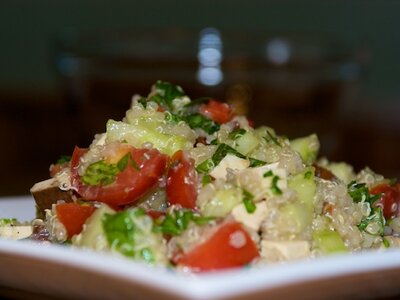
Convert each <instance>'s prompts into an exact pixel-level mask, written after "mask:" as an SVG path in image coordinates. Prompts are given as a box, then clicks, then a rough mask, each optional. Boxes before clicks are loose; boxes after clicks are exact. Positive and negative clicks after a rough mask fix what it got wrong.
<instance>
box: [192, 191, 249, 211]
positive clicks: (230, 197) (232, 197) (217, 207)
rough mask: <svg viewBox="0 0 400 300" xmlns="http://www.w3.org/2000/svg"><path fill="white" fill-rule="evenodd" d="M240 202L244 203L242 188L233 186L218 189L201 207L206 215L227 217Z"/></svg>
mask: <svg viewBox="0 0 400 300" xmlns="http://www.w3.org/2000/svg"><path fill="white" fill-rule="evenodd" d="M240 203H242V190H241V189H240V188H231V189H226V190H218V191H217V192H216V193H215V195H214V196H213V197H212V198H211V199H210V200H209V201H207V202H206V203H205V204H204V205H203V206H202V207H200V209H201V212H202V213H203V215H204V216H206V217H225V216H227V215H228V214H229V213H230V212H231V211H232V209H233V208H234V207H235V206H236V205H238V204H240Z"/></svg>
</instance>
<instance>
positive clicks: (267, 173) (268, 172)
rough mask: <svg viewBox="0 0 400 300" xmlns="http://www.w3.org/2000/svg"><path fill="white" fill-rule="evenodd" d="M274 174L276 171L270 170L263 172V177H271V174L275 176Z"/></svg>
mask: <svg viewBox="0 0 400 300" xmlns="http://www.w3.org/2000/svg"><path fill="white" fill-rule="evenodd" d="M273 175H274V173H273V172H272V170H268V171H267V172H265V173H264V174H263V177H264V178H265V177H271V176H273Z"/></svg>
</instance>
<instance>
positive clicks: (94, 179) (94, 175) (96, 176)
mask: <svg viewBox="0 0 400 300" xmlns="http://www.w3.org/2000/svg"><path fill="white" fill-rule="evenodd" d="M119 171H120V170H119V169H118V167H117V166H116V165H115V164H108V163H106V162H105V161H104V160H100V161H97V162H95V163H92V164H91V165H89V166H88V167H87V169H86V171H85V174H84V175H83V176H82V182H83V183H84V184H87V185H107V184H111V183H113V182H114V181H115V176H116V175H117V174H118V172H119Z"/></svg>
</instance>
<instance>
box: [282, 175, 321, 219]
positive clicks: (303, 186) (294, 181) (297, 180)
mask: <svg viewBox="0 0 400 300" xmlns="http://www.w3.org/2000/svg"><path fill="white" fill-rule="evenodd" d="M288 186H289V188H291V189H292V190H295V191H296V193H297V199H298V200H299V201H300V202H301V203H304V204H306V205H307V207H308V208H309V209H310V211H311V212H313V211H314V201H313V200H314V196H315V192H316V190H317V185H316V184H315V181H314V169H313V168H306V170H305V171H304V172H302V173H299V174H297V175H295V176H293V177H292V178H291V179H290V180H289V181H288Z"/></svg>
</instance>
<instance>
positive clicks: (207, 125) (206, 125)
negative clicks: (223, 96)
mask: <svg viewBox="0 0 400 300" xmlns="http://www.w3.org/2000/svg"><path fill="white" fill-rule="evenodd" d="M186 122H187V123H188V125H189V126H190V128H192V129H195V128H200V129H203V130H204V131H205V132H206V133H208V134H213V133H214V132H216V131H218V130H219V128H220V125H219V124H217V123H215V122H214V121H213V120H211V119H209V118H207V117H205V116H203V115H201V114H198V113H195V114H192V115H189V116H187V117H186Z"/></svg>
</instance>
